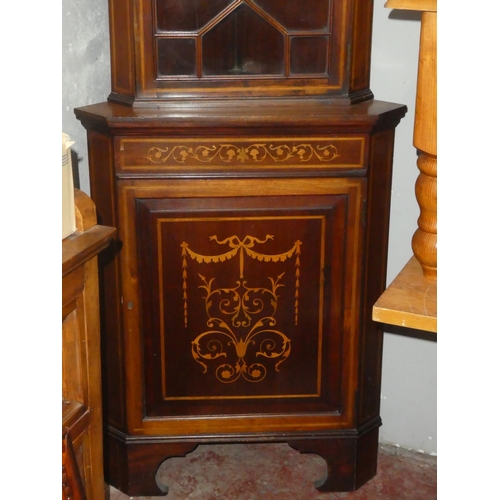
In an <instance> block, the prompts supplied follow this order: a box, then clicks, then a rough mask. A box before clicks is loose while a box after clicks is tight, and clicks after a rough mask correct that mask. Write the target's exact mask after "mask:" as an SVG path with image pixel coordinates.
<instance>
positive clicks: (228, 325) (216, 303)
mask: <svg viewBox="0 0 500 500" xmlns="http://www.w3.org/2000/svg"><path fill="white" fill-rule="evenodd" d="M272 239H274V236H272V235H267V236H266V238H265V239H264V240H260V239H258V238H256V237H254V236H248V235H247V236H245V237H244V238H243V239H242V240H241V239H240V238H239V237H238V236H231V237H229V238H226V239H224V240H222V241H219V240H218V238H217V236H211V237H210V240H211V241H215V242H216V243H218V244H219V245H227V246H228V247H229V250H228V251H226V252H224V253H221V254H218V255H201V254H199V253H196V252H194V251H193V250H191V249H190V248H189V245H188V243H186V242H183V243H182V244H181V247H182V267H183V269H182V273H183V301H184V326H185V327H187V324H188V290H187V268H188V256H189V257H191V259H193V260H194V261H196V262H198V263H200V264H201V263H208V264H217V263H220V262H225V261H227V260H229V259H232V258H233V257H236V256H238V257H239V279H238V278H237V279H235V281H234V286H232V287H227V288H224V287H221V288H217V287H216V278H212V279H207V278H206V277H205V276H203V275H201V274H200V273H198V276H199V277H200V281H201V285H200V286H199V288H201V289H203V290H205V292H206V295H205V296H204V302H205V311H206V314H207V322H206V325H207V327H208V330H206V331H204V332H203V333H201V334H200V335H198V336H197V337H196V338H195V340H193V341H192V349H191V353H192V356H193V358H194V360H195V361H196V362H197V363H199V364H200V365H201V366H202V367H203V373H207V370H208V365H207V363H206V362H210V361H213V360H216V359H219V358H223V359H220V360H219V361H222V363H221V364H219V365H218V366H217V368H216V369H215V376H216V377H217V379H218V380H219V381H220V382H223V383H232V382H235V381H236V380H238V379H239V378H240V377H243V378H244V379H245V380H247V381H249V382H260V381H262V380H263V379H264V378H265V377H266V375H267V368H266V366H265V365H264V364H262V363H260V362H259V360H258V359H257V358H259V357H261V358H266V359H268V360H273V361H274V368H275V370H276V371H279V365H280V364H281V363H283V362H284V361H285V360H286V359H287V358H288V356H289V355H290V352H291V340H290V339H289V338H288V337H287V336H286V335H285V334H284V333H283V332H282V331H280V330H279V327H278V326H277V321H276V318H275V315H276V311H277V309H278V301H279V295H278V289H279V288H283V287H284V286H285V285H283V284H282V283H281V280H282V278H283V276H284V275H285V272H282V273H281V274H279V275H278V276H275V277H270V276H268V280H269V284H268V285H267V286H265V285H262V286H255V287H254V286H250V285H249V283H248V281H247V280H246V279H245V257H250V258H252V259H256V260H258V261H260V262H285V261H287V260H288V259H291V258H292V257H293V256H295V292H294V293H295V300H294V317H295V324H297V323H298V312H299V287H300V246H301V244H302V242H301V241H299V240H297V241H296V242H295V244H294V246H293V247H292V248H291V249H290V250H288V251H286V252H283V253H280V254H273V255H270V254H265V253H261V252H258V251H257V250H255V249H254V247H255V245H256V244H264V243H266V242H267V241H268V240H272ZM250 346H255V347H256V348H257V351H256V352H254V353H253V354H249V347H250ZM230 354H233V355H234V354H236V358H237V360H236V361H235V362H234V363H230V362H229V361H228V358H229V357H230ZM247 358H252V359H251V360H249V359H247ZM253 358H255V359H253Z"/></svg>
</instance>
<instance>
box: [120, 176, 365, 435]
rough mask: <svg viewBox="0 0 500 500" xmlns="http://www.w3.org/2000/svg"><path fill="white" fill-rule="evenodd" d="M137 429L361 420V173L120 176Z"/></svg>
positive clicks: (232, 428)
mask: <svg viewBox="0 0 500 500" xmlns="http://www.w3.org/2000/svg"><path fill="white" fill-rule="evenodd" d="M118 193H119V206H120V217H121V219H122V220H121V224H120V226H121V231H122V234H121V239H122V241H123V242H124V247H123V249H122V257H121V259H122V260H121V265H122V276H123V293H124V297H123V310H124V322H125V350H126V359H127V393H128V396H129V397H128V399H127V405H128V407H127V413H128V426H129V431H130V432H132V433H139V434H145V435H148V434H149V435H152V434H159V433H167V432H168V433H170V432H171V433H175V434H176V435H188V434H189V435H193V434H201V433H206V432H212V433H231V432H233V433H242V432H244V433H246V432H248V433H265V432H275V431H278V430H282V431H294V430H298V429H300V430H302V431H303V430H304V429H312V430H314V429H325V430H326V429H336V428H342V427H346V426H348V425H350V424H352V421H353V418H354V401H355V391H356V386H357V378H356V373H357V363H356V359H357V340H358V339H357V335H358V333H357V332H358V329H359V328H358V321H359V318H358V315H357V313H356V311H358V310H359V286H360V284H359V282H360V274H361V269H360V266H361V264H360V263H361V262H362V255H361V249H362V248H363V242H362V235H363V231H362V229H363V203H364V197H365V180H364V179H362V178H354V179H343V178H336V179H333V178H326V179H325V178H323V179H308V178H306V179H283V178H282V179H205V180H201V179H200V180H196V179H190V180H175V179H174V180H135V181H131V180H122V181H119V187H118Z"/></svg>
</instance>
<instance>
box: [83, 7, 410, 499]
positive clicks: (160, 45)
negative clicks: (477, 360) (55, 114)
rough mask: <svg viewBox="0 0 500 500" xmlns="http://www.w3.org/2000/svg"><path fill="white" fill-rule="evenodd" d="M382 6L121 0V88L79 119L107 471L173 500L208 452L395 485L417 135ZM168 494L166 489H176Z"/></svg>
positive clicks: (133, 488)
mask: <svg viewBox="0 0 500 500" xmlns="http://www.w3.org/2000/svg"><path fill="white" fill-rule="evenodd" d="M372 9H373V5H372V1H371V0H310V1H308V2H305V1H303V0H109V12H110V29H111V55H112V71H111V73H112V92H111V94H110V96H109V99H108V102H106V103H101V104H96V105H91V106H86V107H83V108H78V109H77V110H76V111H75V112H76V115H77V117H78V119H79V120H80V121H81V122H82V124H83V125H84V127H85V128H86V129H87V133H88V146H89V164H90V180H91V195H92V198H93V200H94V201H95V203H96V206H97V211H98V214H99V217H100V223H101V224H106V225H109V226H113V227H116V228H117V231H118V239H117V242H116V243H115V244H114V245H113V246H112V248H111V249H108V251H107V253H106V254H105V255H101V281H102V283H101V286H102V288H101V298H102V305H101V311H102V335H103V359H104V363H103V376H104V388H103V394H104V419H105V464H106V465H105V467H106V470H105V473H106V478H107V481H108V482H109V483H110V484H112V485H113V486H115V487H117V488H119V489H120V490H121V491H123V492H125V493H127V494H128V495H133V496H141V495H160V494H164V492H165V491H167V486H166V485H163V484H159V483H158V482H157V480H156V473H157V470H158V467H159V466H160V464H161V463H162V462H163V461H164V460H166V459H167V458H169V457H173V456H183V455H186V454H187V453H189V452H190V451H192V450H193V449H194V448H195V447H196V446H197V445H198V444H200V443H231V442H287V443H288V444H289V445H290V446H292V447H293V448H295V449H297V450H299V451H300V452H305V453H307V452H311V453H316V454H319V455H320V456H322V457H323V458H324V459H325V461H326V462H327V464H328V475H327V477H326V479H325V480H324V481H323V482H319V484H318V485H317V487H318V489H320V490H321V491H348V490H354V489H356V488H358V487H360V486H361V485H363V484H364V483H365V482H366V481H368V480H369V479H370V478H372V477H373V476H374V475H375V473H376V466H377V444H378V428H379V426H380V424H381V420H380V416H379V401H380V379H381V356H382V330H381V329H380V326H379V325H377V324H375V323H374V322H373V321H372V320H371V310H372V306H373V304H374V302H375V301H376V299H377V298H378V297H379V295H380V294H381V292H382V291H383V290H384V286H385V274H386V257H387V240H388V226H389V202H390V189H391V170H392V156H393V143H394V133H395V127H396V126H397V124H398V123H399V121H400V120H401V118H402V117H403V116H404V114H405V112H406V107H405V106H402V105H398V104H391V103H386V102H381V101H376V100H374V99H373V95H372V93H371V91H370V89H369V72H370V51H371V24H372ZM162 492H163V493H162Z"/></svg>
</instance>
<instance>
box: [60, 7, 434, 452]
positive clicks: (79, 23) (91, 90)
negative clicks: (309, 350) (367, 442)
mask: <svg viewBox="0 0 500 500" xmlns="http://www.w3.org/2000/svg"><path fill="white" fill-rule="evenodd" d="M62 7H63V47H62V49H63V54H62V62H63V72H62V74H63V82H62V90H63V95H62V130H63V131H64V132H66V133H67V134H69V135H70V136H71V138H72V139H73V140H74V141H75V145H74V146H73V150H74V152H75V153H76V155H74V156H77V158H78V169H79V180H80V188H81V189H82V190H84V191H85V192H87V193H89V194H91V193H90V189H89V182H88V160H87V147H86V137H85V131H84V129H83V128H82V127H81V125H80V124H79V122H77V121H76V120H75V118H74V114H73V108H75V107H77V106H84V105H86V104H92V103H96V102H101V101H104V100H106V98H107V96H108V94H109V92H110V67H109V37H108V17H107V1H106V0H63V1H62ZM419 19H420V18H419V16H418V15H413V14H412V13H408V12H397V11H391V10H389V9H385V8H384V0H375V13H374V31H373V51H372V84H371V88H372V90H373V92H374V94H375V97H376V98H377V99H380V100H386V101H392V102H397V103H402V104H406V105H407V106H408V108H409V112H408V114H407V115H406V117H405V118H404V120H403V121H402V123H401V124H400V125H399V127H398V129H397V133H396V149H395V156H394V178H393V190H392V209H391V231H390V241H389V269H388V282H390V281H392V279H394V277H395V276H396V275H397V273H398V272H399V271H400V270H401V269H402V268H403V266H404V265H405V264H406V262H407V261H408V259H409V258H410V257H411V255H412V251H411V245H410V242H411V237H412V235H413V233H414V231H415V229H416V227H417V226H416V220H417V217H418V213H419V211H418V206H417V203H416V201H415V195H414V186H415V179H416V177H417V173H418V171H417V168H416V164H415V162H416V153H415V149H414V148H413V145H412V136H413V120H414V103H415V87H416V74H417V60H418V44H419V36H420V21H419ZM436 386H437V381H436V343H434V342H431V341H429V340H420V339H416V338H411V337H408V336H401V335H395V334H390V333H386V334H385V347H384V361H383V381H382V410H381V413H382V420H383V422H384V425H383V427H382V429H381V441H383V442H386V443H392V444H398V445H400V446H401V447H403V448H408V449H415V450H421V451H424V452H426V453H436V450H437V442H436V420H437V417H436Z"/></svg>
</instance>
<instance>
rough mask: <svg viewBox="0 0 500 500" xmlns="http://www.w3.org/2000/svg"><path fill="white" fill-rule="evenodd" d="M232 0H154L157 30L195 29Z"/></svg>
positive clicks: (199, 27) (201, 26)
mask: <svg viewBox="0 0 500 500" xmlns="http://www.w3.org/2000/svg"><path fill="white" fill-rule="evenodd" d="M232 2H233V0H156V12H157V19H158V30H160V31H197V30H199V29H201V28H203V26H205V24H207V23H208V22H209V21H210V20H211V19H213V18H214V17H215V16H216V15H217V14H219V13H220V12H221V10H223V9H225V8H226V7H227V6H228V5H229V4H231V3H232Z"/></svg>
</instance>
